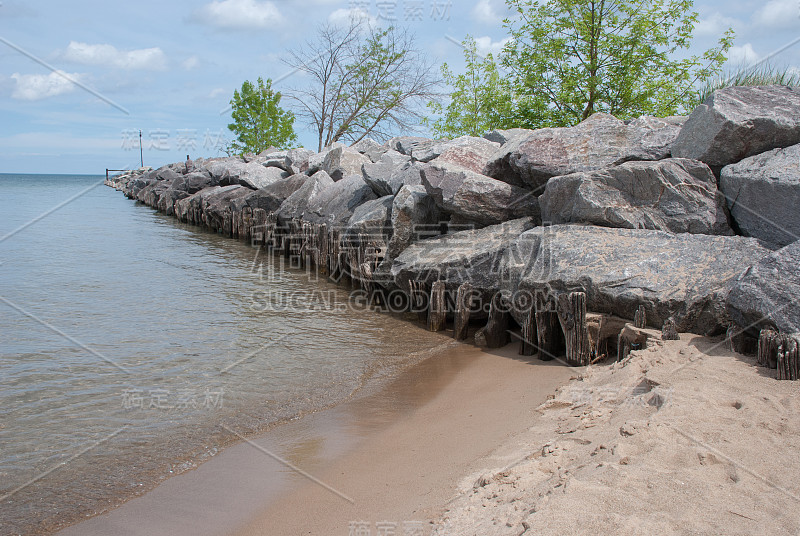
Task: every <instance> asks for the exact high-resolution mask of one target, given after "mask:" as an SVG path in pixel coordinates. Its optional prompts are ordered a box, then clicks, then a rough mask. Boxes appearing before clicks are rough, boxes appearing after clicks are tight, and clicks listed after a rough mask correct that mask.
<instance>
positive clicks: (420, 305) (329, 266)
mask: <svg viewBox="0 0 800 536" xmlns="http://www.w3.org/2000/svg"><path fill="white" fill-rule="evenodd" d="M231 227H232V228H231V234H233V235H234V236H238V237H241V238H247V239H251V240H252V241H253V243H254V244H263V245H267V246H270V247H272V248H273V249H276V250H278V251H282V252H283V253H284V254H286V255H291V256H293V257H294V258H295V259H297V262H298V267H300V268H303V267H306V266H309V265H310V266H315V267H316V268H317V269H318V270H320V271H321V272H322V273H324V274H327V275H329V276H330V277H331V278H332V279H333V280H335V281H338V282H349V283H350V284H352V285H353V286H358V287H360V288H361V289H363V290H365V291H367V293H368V295H370V296H372V297H373V299H375V300H378V301H379V300H380V299H381V298H380V296H381V293H380V285H376V284H375V282H374V280H373V274H374V273H375V271H376V270H377V268H378V265H379V264H380V262H381V261H382V260H383V255H384V253H385V251H384V250H385V244H384V243H383V242H382V241H381V240H376V238H375V236H374V235H373V234H369V233H349V234H346V235H344V236H343V234H342V232H341V231H340V229H338V228H336V227H334V226H328V225H327V224H325V223H310V222H307V221H304V220H302V219H300V218H293V219H291V220H289V221H288V222H281V221H280V220H279V218H278V216H277V215H276V214H275V213H272V212H270V213H266V212H265V211H263V210H261V209H252V210H247V209H245V210H243V211H242V212H241V213H240V214H237V215H236V216H235V217H234V218H233V219H232V222H231ZM407 291H408V298H409V307H410V308H411V309H412V310H415V311H417V313H418V315H419V319H420V321H422V322H425V323H426V325H427V328H428V329H429V330H431V331H441V330H443V329H445V326H446V323H447V319H448V317H449V316H452V318H453V337H454V338H455V339H456V340H465V339H467V338H468V336H469V331H470V330H469V326H470V316H471V313H472V311H473V310H474V305H475V303H474V301H475V299H476V294H477V293H476V291H475V289H474V288H473V286H472V285H471V284H470V283H463V284H461V285H460V286H459V287H458V288H457V290H456V298H455V301H454V302H453V303H452V304H448V300H447V288H446V285H445V282H444V281H434V282H433V283H431V284H428V283H426V282H424V281H410V282H409V288H408V289H407ZM546 299H547V298H545V297H541V296H540V297H538V298H537V303H536V304H535V306H532V307H530V309H529V311H528V312H527V314H526V315H525V316H524V318H523V321H522V323H521V333H520V335H518V336H517V335H514V336H515V337H517V338H518V339H519V354H520V355H525V356H530V355H534V354H536V353H538V354H539V357H540V359H553V358H556V357H558V356H560V355H564V356H565V361H566V362H567V363H568V364H570V365H573V366H585V365H589V364H590V363H592V362H593V361H596V360H598V359H600V358H601V357H602V356H603V355H604V353H603V352H602V351H601V344H602V343H604V342H605V341H603V340H601V339H602V337H601V336H600V334H602V332H603V325H602V322H603V317H601V319H600V327H599V328H598V336H596V337H595V339H596V340H594V341H591V340H590V337H589V330H588V327H587V309H586V294H585V293H584V292H569V293H562V294H560V295H558V297H557V298H556V299H555V300H554V303H553V302H550V303H545V302H544V300H546ZM508 305H509V304H508V300H507V298H506V296H504V295H503V293H501V292H498V293H495V294H494V295H493V297H492V299H491V302H490V304H489V312H488V319H487V322H486V325H485V326H483V327H482V328H480V329H479V330H478V331H477V332H476V333H475V340H476V342H477V343H478V344H480V345H482V346H486V347H488V348H500V347H502V346H505V345H506V344H508V343H509V342H510V340H511V337H512V332H511V331H510V330H509V325H510V322H511V318H512V317H511V313H510V308H509V306H508ZM646 323H647V321H646V315H645V309H644V307H643V306H639V308H638V309H637V311H636V313H635V315H634V322H633V325H632V326H633V328H636V329H622V330H621V331H620V332H619V334H618V335H617V341H616V342H617V355H616V358H617V359H618V360H622V359H625V358H626V357H627V356H628V354H629V353H630V352H631V351H632V350H636V349H641V348H644V347H645V346H646V341H647V336H646V335H643V330H644V329H645V327H646ZM678 338H679V336H678V332H677V329H676V325H675V322H674V321H673V320H672V319H671V318H670V319H667V321H666V322H665V323H664V326H663V328H662V339H664V340H670V339H678ZM758 363H759V364H761V365H764V366H770V367H771V368H776V369H777V371H778V372H777V377H778V379H787V380H797V379H800V336H798V335H787V334H783V333H777V332H775V331H773V330H763V331H762V332H761V336H760V338H759V341H758Z"/></svg>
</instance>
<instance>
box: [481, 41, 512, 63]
mask: <svg viewBox="0 0 800 536" xmlns="http://www.w3.org/2000/svg"><path fill="white" fill-rule="evenodd" d="M510 40H511V38H510V37H506V38H505V39H503V40H501V41H492V38H491V37H488V36H484V37H476V38H475V46H476V48H477V50H478V54H480V55H481V56H486V55H487V54H492V55H493V56H494V57H495V59H497V54H498V53H499V52H500V51H501V50H503V47H504V46H505V44H506V43H508V42H509V41H510Z"/></svg>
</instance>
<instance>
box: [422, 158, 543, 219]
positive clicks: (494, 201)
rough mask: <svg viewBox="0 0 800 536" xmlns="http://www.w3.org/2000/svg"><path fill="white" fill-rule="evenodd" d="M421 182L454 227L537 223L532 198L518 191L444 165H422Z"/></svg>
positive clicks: (459, 168)
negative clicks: (520, 221)
mask: <svg viewBox="0 0 800 536" xmlns="http://www.w3.org/2000/svg"><path fill="white" fill-rule="evenodd" d="M421 178H422V184H423V185H424V186H425V190H426V191H427V192H428V195H430V196H431V197H432V198H433V199H434V201H435V202H436V205H437V206H438V207H439V208H440V209H441V210H442V211H443V212H446V213H448V214H452V215H453V216H454V220H455V221H456V222H457V223H474V224H477V225H479V226H484V225H493V224H497V223H500V222H504V221H508V220H512V219H516V218H522V217H526V216H531V217H533V218H534V219H535V220H536V221H537V222H540V221H541V218H540V216H539V203H538V202H537V200H536V197H534V196H532V195H531V194H530V192H528V191H527V190H523V189H522V188H517V187H516V186H512V185H510V184H508V183H505V182H501V181H498V180H495V179H492V178H490V177H486V176H485V175H481V174H479V173H475V172H474V171H470V170H468V169H464V168H462V167H459V166H456V165H455V164H450V163H447V162H441V163H433V162H431V163H430V164H426V165H424V166H423V167H422V170H421Z"/></svg>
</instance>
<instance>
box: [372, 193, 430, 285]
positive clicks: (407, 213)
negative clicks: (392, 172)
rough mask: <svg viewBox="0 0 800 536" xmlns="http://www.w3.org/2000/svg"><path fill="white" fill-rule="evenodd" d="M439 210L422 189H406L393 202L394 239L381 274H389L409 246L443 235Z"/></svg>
mask: <svg viewBox="0 0 800 536" xmlns="http://www.w3.org/2000/svg"><path fill="white" fill-rule="evenodd" d="M440 217H441V215H440V213H439V209H438V207H437V206H436V203H435V202H434V201H433V198H432V197H431V196H429V195H428V192H426V191H425V187H424V186H422V185H415V186H403V187H402V188H400V191H399V192H397V195H396V196H395V197H394V199H393V201H392V213H391V226H392V233H391V239H390V240H389V244H388V246H387V249H386V255H385V256H384V260H383V263H381V271H383V272H389V270H390V269H391V266H392V262H393V261H394V259H396V258H397V257H398V256H399V255H400V254H401V253H402V252H403V251H404V250H405V249H406V248H407V247H408V246H410V245H411V244H413V243H414V242H417V241H419V240H424V239H426V238H433V237H436V236H438V235H440V234H441V225H440V223H439V220H440Z"/></svg>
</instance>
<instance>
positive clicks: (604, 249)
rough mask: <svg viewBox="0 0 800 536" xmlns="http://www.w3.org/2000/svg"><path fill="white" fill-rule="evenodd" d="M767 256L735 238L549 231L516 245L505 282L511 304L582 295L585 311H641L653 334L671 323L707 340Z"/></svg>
mask: <svg viewBox="0 0 800 536" xmlns="http://www.w3.org/2000/svg"><path fill="white" fill-rule="evenodd" d="M768 253H769V251H768V250H767V249H765V248H764V247H762V246H761V245H760V244H759V242H758V241H757V240H755V239H753V238H744V237H739V236H708V235H692V234H672V233H667V232H663V231H651V230H645V229H611V228H605V227H594V226H584V225H554V226H551V227H540V228H536V229H532V230H530V231H527V232H526V233H524V234H522V235H521V236H520V237H519V238H518V239H517V240H516V242H515V244H514V245H513V250H512V251H511V252H510V253H509V255H508V259H509V260H508V263H507V265H506V270H505V271H504V278H503V279H504V281H505V288H506V289H507V290H509V291H510V292H512V293H513V294H515V296H516V301H517V302H523V301H524V300H521V299H520V297H521V296H523V295H527V296H536V295H538V294H541V293H545V294H551V295H552V294H553V293H555V294H558V293H564V292H574V291H581V292H585V293H586V297H587V307H588V309H589V310H590V311H593V312H598V313H610V314H613V315H616V316H619V317H621V318H627V319H633V317H634V314H635V312H636V310H637V308H638V307H639V306H640V305H642V306H644V307H645V312H646V317H647V322H648V325H650V326H652V327H656V328H660V327H661V326H662V324H663V323H664V321H665V320H666V319H667V318H669V317H670V316H672V317H673V318H674V320H675V322H676V324H677V328H678V330H679V331H689V332H693V333H699V334H706V333H715V332H720V330H722V329H724V327H726V326H727V324H729V322H730V320H729V317H728V315H727V312H726V305H725V301H726V299H727V297H728V292H729V290H730V287H731V285H732V284H733V282H734V280H735V279H736V277H737V276H738V275H739V274H740V273H741V272H742V271H743V270H744V269H745V268H747V267H748V266H749V265H751V264H753V263H754V262H757V261H759V260H760V259H761V258H763V257H764V256H765V255H767V254H768Z"/></svg>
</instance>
